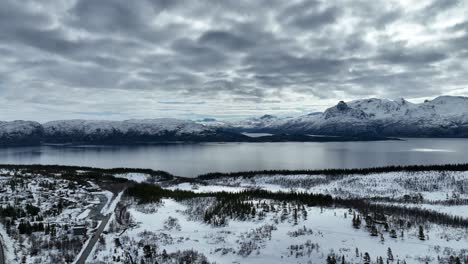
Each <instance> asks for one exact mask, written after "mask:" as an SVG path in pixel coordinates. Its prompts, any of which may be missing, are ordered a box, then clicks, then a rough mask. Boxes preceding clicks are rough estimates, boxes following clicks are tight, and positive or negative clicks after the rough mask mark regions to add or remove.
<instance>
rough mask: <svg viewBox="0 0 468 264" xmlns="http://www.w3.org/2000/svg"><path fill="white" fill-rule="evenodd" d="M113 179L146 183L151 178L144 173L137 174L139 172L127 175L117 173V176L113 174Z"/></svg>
mask: <svg viewBox="0 0 468 264" xmlns="http://www.w3.org/2000/svg"><path fill="white" fill-rule="evenodd" d="M114 177H117V178H124V179H127V180H131V181H135V182H145V181H147V180H148V179H149V178H150V177H151V176H150V175H148V174H145V173H139V172H129V173H119V174H114Z"/></svg>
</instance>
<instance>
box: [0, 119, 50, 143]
mask: <svg viewBox="0 0 468 264" xmlns="http://www.w3.org/2000/svg"><path fill="white" fill-rule="evenodd" d="M41 136H42V126H41V124H39V123H37V122H32V121H22V120H16V121H11V122H1V121H0V145H29V144H39V142H40V140H41Z"/></svg>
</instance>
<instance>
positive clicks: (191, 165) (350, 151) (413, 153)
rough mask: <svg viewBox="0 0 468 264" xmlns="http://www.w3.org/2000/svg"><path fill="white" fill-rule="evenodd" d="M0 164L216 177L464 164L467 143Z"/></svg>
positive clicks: (116, 152)
mask: <svg viewBox="0 0 468 264" xmlns="http://www.w3.org/2000/svg"><path fill="white" fill-rule="evenodd" d="M0 163H3V164H7V163H8V164H13V163H14V164H37V163H41V164H61V165H83V166H93V167H104V168H110V167H134V168H151V169H158V170H165V171H168V172H171V173H173V174H175V175H180V176H188V177H193V176H196V175H199V174H203V173H207V172H215V171H221V172H232V171H246V170H266V169H323V168H358V167H374V166H385V165H398V164H401V165H403V164H404V165H409V164H435V163H437V164H442V163H468V139H427V138H426V139H406V140H405V141H376V142H330V143H311V142H308V143H297V142H288V143H204V144H169V145H153V146H131V147H130V146H79V147H77V146H74V147H70V146H67V147H56V146H37V147H15V148H0Z"/></svg>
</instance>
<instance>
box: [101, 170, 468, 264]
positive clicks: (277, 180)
mask: <svg viewBox="0 0 468 264" xmlns="http://www.w3.org/2000/svg"><path fill="white" fill-rule="evenodd" d="M167 188H168V189H171V190H177V189H179V190H186V191H192V192H195V193H214V192H221V191H224V192H233V193H236V192H240V191H243V190H248V189H264V190H268V191H273V192H279V191H281V192H290V191H294V192H305V193H322V194H330V195H332V196H333V197H341V198H358V199H361V198H365V199H369V198H371V199H370V201H373V203H375V204H383V205H393V206H401V207H405V208H421V209H427V210H431V211H435V212H440V213H446V214H448V215H452V216H459V217H462V218H467V219H468V213H467V212H468V204H466V202H465V199H467V198H468V192H467V191H465V190H468V173H467V172H447V171H443V172H436V171H432V172H411V173H409V172H391V173H380V174H377V173H376V174H368V175H340V176H326V175H288V176H285V175H257V176H254V177H235V178H230V177H223V178H217V179H214V180H213V179H212V180H204V181H199V182H192V183H180V184H177V185H174V186H170V187H167ZM372 199H375V200H372ZM454 202H457V203H458V204H455V205H449V204H450V203H454ZM216 203H217V202H216V198H194V199H192V200H185V201H175V200H173V199H163V200H162V202H161V203H159V204H150V205H136V204H135V203H130V205H129V206H128V207H127V212H126V214H127V215H128V218H129V219H130V220H129V221H130V222H131V223H132V224H131V225H129V226H125V227H123V226H120V227H119V224H118V223H117V222H115V221H114V222H113V223H112V225H113V228H112V230H111V231H109V233H108V235H106V236H105V239H103V241H102V243H101V245H100V246H99V250H97V251H96V252H95V255H94V260H93V261H94V262H93V263H107V262H108V261H110V260H113V261H115V260H116V259H128V258H129V257H131V258H132V259H133V261H141V260H143V261H144V262H145V263H148V262H150V263H152V261H158V263H177V261H178V260H180V259H183V258H184V257H186V256H187V251H189V252H190V254H191V255H190V256H191V257H192V259H196V260H198V261H199V262H196V261H195V262H194V263H203V261H202V260H206V261H208V262H210V263H326V261H327V258H329V256H334V257H335V258H337V259H338V261H339V263H341V261H342V258H343V257H344V258H345V263H366V262H365V258H366V254H365V253H368V254H369V256H370V260H371V262H370V263H380V257H382V260H383V261H384V262H385V263H386V262H387V260H388V261H389V263H449V260H450V257H452V258H453V259H452V260H453V261H455V257H456V256H458V257H460V258H461V260H462V261H463V260H464V259H463V258H466V257H467V256H468V255H467V254H468V230H467V229H466V227H465V228H462V227H456V226H450V225H445V224H436V223H433V222H429V221H425V220H424V219H422V220H421V219H418V220H416V219H412V218H405V217H400V216H396V215H395V216H394V215H385V219H386V220H385V221H384V222H379V221H377V220H375V222H374V224H371V225H368V224H367V221H364V218H366V217H365V215H364V214H362V212H358V211H356V210H354V209H350V208H334V207H331V208H329V207H322V208H321V207H307V206H305V207H303V208H301V209H299V207H297V209H295V208H296V207H295V206H298V205H296V204H293V203H286V202H281V201H273V200H258V199H257V200H256V199H254V200H251V201H247V203H252V204H253V207H255V208H256V212H255V213H253V215H252V216H250V217H247V218H242V217H241V218H239V217H236V216H234V217H232V216H231V217H229V216H228V217H227V220H226V223H225V224H222V225H219V226H218V225H216V226H215V225H213V224H212V223H207V222H206V221H204V220H203V218H204V212H205V213H206V212H207V211H208V210H207V208H213V207H215V206H216ZM265 203H266V204H268V205H271V206H272V207H271V208H274V209H271V208H269V207H268V206H267V210H265V209H264V208H265ZM354 215H360V217H361V219H362V222H360V224H359V225H358V226H353V220H352V219H353V217H354ZM420 226H421V227H420ZM373 228H375V234H374V231H373ZM420 228H421V229H422V230H423V233H424V234H423V235H422V237H421V234H420ZM393 230H395V231H393ZM392 232H393V233H392ZM116 240H118V245H117V244H116V242H115V241H116ZM389 249H390V252H391V253H390V254H389ZM192 250H193V251H192ZM149 252H151V254H150V253H149ZM390 255H391V256H390ZM164 256H166V258H164ZM392 258H393V259H394V260H393V261H392V260H391V259H392ZM164 261H166V262H164ZM378 261H379V262H378ZM454 263H455V262H454Z"/></svg>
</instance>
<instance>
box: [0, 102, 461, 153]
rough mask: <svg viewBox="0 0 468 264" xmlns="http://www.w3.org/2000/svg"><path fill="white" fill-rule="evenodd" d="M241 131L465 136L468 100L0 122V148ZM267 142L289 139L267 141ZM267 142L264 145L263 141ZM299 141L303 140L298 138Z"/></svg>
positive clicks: (197, 137)
mask: <svg viewBox="0 0 468 264" xmlns="http://www.w3.org/2000/svg"><path fill="white" fill-rule="evenodd" d="M240 132H264V133H275V134H313V135H330V136H346V137H363V138H364V137H368V138H379V137H405V136H406V137H468V97H455V96H440V97H437V98H435V99H434V100H428V101H425V102H424V103H420V104H413V103H411V102H408V101H406V100H404V99H398V100H387V99H376V98H371V99H361V100H355V101H351V102H343V101H340V102H339V103H338V104H337V105H335V106H333V107H330V108H328V109H327V110H326V111H324V112H323V113H311V114H308V115H303V116H299V117H285V118H281V117H276V116H272V115H264V116H261V117H258V118H249V119H246V120H243V121H239V122H223V121H216V120H212V119H207V120H202V121H199V122H195V121H189V120H178V119H170V118H160V119H142V120H125V121H105V120H60V121H52V122H48V123H45V124H42V125H41V124H40V123H37V122H33V121H11V122H0V145H33V144H39V143H41V142H43V143H44V142H45V143H90V144H134V143H150V142H166V141H184V142H186V141H192V142H217V141H218V142H220V141H224V142H228V141H239V142H247V141H252V142H253V141H256V142H261V140H258V139H257V140H254V139H252V138H249V137H247V136H244V135H242V134H240ZM268 140H271V141H285V140H290V137H284V138H270V139H268ZM268 140H267V141H268ZM296 140H297V141H301V140H303V139H300V140H299V139H297V138H296Z"/></svg>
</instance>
